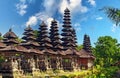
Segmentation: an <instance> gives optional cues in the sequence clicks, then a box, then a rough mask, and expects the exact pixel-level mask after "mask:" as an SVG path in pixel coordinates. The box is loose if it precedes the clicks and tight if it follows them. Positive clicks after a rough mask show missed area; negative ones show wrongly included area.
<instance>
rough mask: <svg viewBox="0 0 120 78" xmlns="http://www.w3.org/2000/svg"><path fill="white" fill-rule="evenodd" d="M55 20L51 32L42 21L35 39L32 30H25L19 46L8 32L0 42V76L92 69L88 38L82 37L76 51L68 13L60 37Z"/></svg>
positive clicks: (29, 27) (65, 14) (12, 34)
mask: <svg viewBox="0 0 120 78" xmlns="http://www.w3.org/2000/svg"><path fill="white" fill-rule="evenodd" d="M58 27H59V26H58V25H57V21H56V20H55V19H54V20H53V21H52V22H51V27H50V30H48V26H47V25H46V24H45V22H44V21H43V22H42V23H41V24H40V25H39V28H38V37H37V38H36V37H35V35H34V30H33V29H32V28H31V26H28V27H26V28H25V29H24V33H23V37H22V40H23V41H22V42H19V41H18V40H17V38H18V37H17V35H16V34H15V33H14V32H13V31H12V29H9V31H8V32H7V33H5V34H4V35H3V36H2V37H3V39H1V40H0V73H10V74H12V73H14V72H21V73H23V74H26V73H33V72H34V71H38V72H44V71H54V70H63V71H66V70H67V71H80V70H85V69H89V68H92V67H93V61H94V59H95V57H94V56H93V54H92V50H91V44H90V37H89V36H88V35H86V34H85V35H84V41H83V48H82V49H81V50H80V51H78V50H77V49H76V47H77V37H76V32H75V29H74V28H73V27H72V26H71V19H70V10H69V9H68V8H66V9H65V10H64V17H63V25H62V33H61V34H60V33H59V28H58Z"/></svg>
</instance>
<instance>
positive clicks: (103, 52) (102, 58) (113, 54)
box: [94, 36, 120, 66]
mask: <svg viewBox="0 0 120 78" xmlns="http://www.w3.org/2000/svg"><path fill="white" fill-rule="evenodd" d="M119 49H120V48H119V46H118V43H117V40H116V39H114V38H112V37H111V36H102V37H99V38H98V41H97V42H96V43H95V48H94V55H95V57H96V61H95V63H96V64H99V65H101V66H110V65H111V64H114V63H116V62H117V61H118V60H119V59H118V57H120V52H119Z"/></svg>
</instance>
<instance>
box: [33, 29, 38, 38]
mask: <svg viewBox="0 0 120 78" xmlns="http://www.w3.org/2000/svg"><path fill="white" fill-rule="evenodd" d="M33 33H34V36H35V38H37V37H38V35H39V32H38V30H34V31H33Z"/></svg>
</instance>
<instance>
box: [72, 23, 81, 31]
mask: <svg viewBox="0 0 120 78" xmlns="http://www.w3.org/2000/svg"><path fill="white" fill-rule="evenodd" d="M73 26H74V28H75V30H76V31H81V25H80V23H75V24H74V25H73Z"/></svg>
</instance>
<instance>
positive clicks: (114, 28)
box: [111, 24, 117, 33]
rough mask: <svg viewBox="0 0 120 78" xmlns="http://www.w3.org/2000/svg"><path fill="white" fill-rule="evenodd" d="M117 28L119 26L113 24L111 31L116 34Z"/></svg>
mask: <svg viewBox="0 0 120 78" xmlns="http://www.w3.org/2000/svg"><path fill="white" fill-rule="evenodd" d="M116 28H117V26H116V25H115V24H113V26H112V27H111V31H112V32H114V33H115V31H116Z"/></svg>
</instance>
